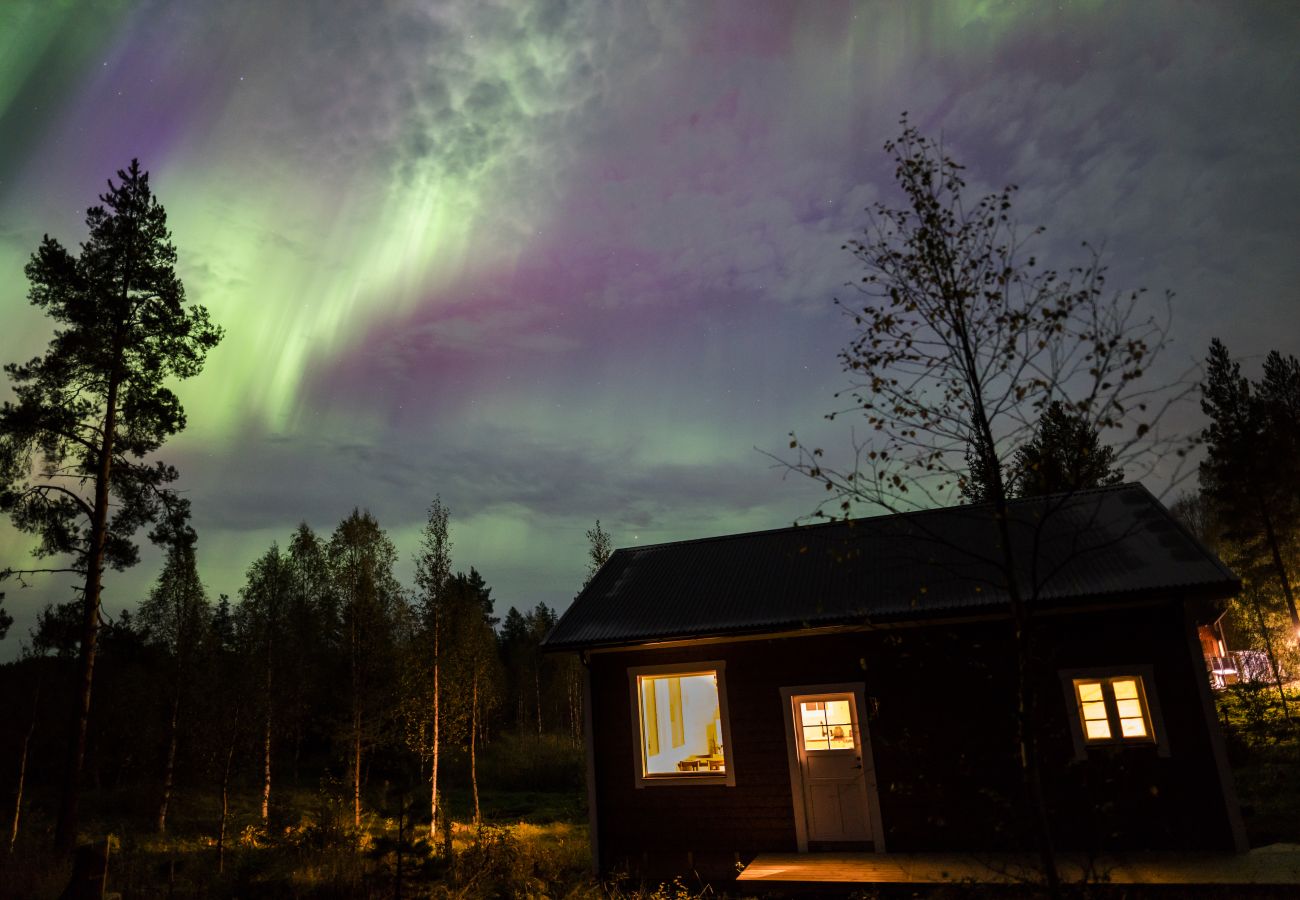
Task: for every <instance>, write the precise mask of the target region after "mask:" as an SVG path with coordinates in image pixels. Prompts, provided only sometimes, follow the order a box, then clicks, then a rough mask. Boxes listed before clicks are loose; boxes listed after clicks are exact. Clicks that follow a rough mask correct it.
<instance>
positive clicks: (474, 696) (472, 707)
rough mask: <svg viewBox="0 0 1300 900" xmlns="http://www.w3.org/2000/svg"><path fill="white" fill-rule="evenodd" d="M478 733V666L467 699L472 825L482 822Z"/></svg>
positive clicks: (475, 667)
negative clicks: (476, 738) (477, 752)
mask: <svg viewBox="0 0 1300 900" xmlns="http://www.w3.org/2000/svg"><path fill="white" fill-rule="evenodd" d="M477 733H478V664H477V663H475V665H474V677H473V678H472V679H471V684H470V699H469V783H470V786H471V788H472V789H473V791H474V824H475V825H478V824H479V823H480V822H481V821H482V816H481V814H480V812H479V806H478V759H477V757H476V755H475V748H474V743H475V735H476V734H477Z"/></svg>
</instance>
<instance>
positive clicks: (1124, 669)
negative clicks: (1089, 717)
mask: <svg viewBox="0 0 1300 900" xmlns="http://www.w3.org/2000/svg"><path fill="white" fill-rule="evenodd" d="M1060 675H1061V687H1062V688H1063V689H1064V691H1065V698H1066V709H1068V710H1069V719H1070V737H1071V738H1072V740H1073V741H1074V758H1075V759H1076V760H1085V759H1087V758H1088V751H1089V750H1098V749H1106V750H1109V749H1112V748H1116V747H1150V746H1152V745H1154V746H1155V748H1156V754H1157V755H1159V756H1168V755H1169V736H1168V734H1167V733H1166V732H1165V723H1164V718H1163V716H1162V715H1161V713H1160V698H1159V697H1158V696H1157V694H1156V689H1155V667H1154V666H1152V665H1151V664H1149V663H1144V664H1141V665H1132V666H1097V667H1092V668H1087V669H1062V670H1061V672H1060ZM1125 677H1129V678H1136V679H1138V692H1139V694H1140V695H1141V699H1142V703H1143V707H1144V708H1145V710H1146V716H1147V731H1148V734H1147V736H1146V737H1141V738H1131V737H1130V738H1126V737H1124V736H1123V735H1122V734H1121V733H1120V728H1119V721H1118V720H1117V718H1116V716H1115V697H1114V693H1113V691H1110V690H1108V689H1107V688H1103V689H1102V695H1103V698H1104V699H1105V701H1106V713H1107V721H1109V723H1110V731H1111V736H1110V737H1109V738H1106V739H1103V740H1095V739H1094V740H1089V739H1088V736H1087V735H1086V734H1085V733H1084V730H1083V717H1082V712H1081V710H1080V707H1079V694H1078V690H1077V689H1076V688H1075V682H1076V681H1102V682H1110V681H1114V680H1115V679H1119V678H1125Z"/></svg>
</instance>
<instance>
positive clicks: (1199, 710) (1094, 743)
mask: <svg viewBox="0 0 1300 900" xmlns="http://www.w3.org/2000/svg"><path fill="white" fill-rule="evenodd" d="M1009 518H1010V534H1011V544H1012V547H1013V552H1014V557H1013V558H1014V559H1015V560H1016V561H1017V566H1018V570H1017V578H1018V582H1019V584H1020V588H1021V591H1022V595H1023V596H1025V597H1026V598H1028V605H1029V608H1030V610H1031V618H1030V630H1029V633H1030V635H1031V641H1032V653H1033V665H1032V668H1031V674H1030V677H1031V679H1032V684H1033V688H1034V689H1033V691H1032V696H1033V697H1034V698H1035V710H1034V713H1033V717H1032V720H1031V721H1032V724H1033V730H1034V734H1035V737H1036V745H1037V747H1038V749H1039V754H1040V758H1041V761H1042V769H1043V779H1042V780H1043V783H1044V789H1045V791H1046V795H1047V806H1048V808H1049V809H1050V811H1051V828H1052V837H1053V840H1054V842H1055V844H1056V846H1057V847H1058V848H1061V849H1077V850H1084V851H1089V850H1119V849H1153V850H1175V849H1176V850H1216V849H1217V850H1225V849H1226V850H1233V849H1244V847H1245V839H1244V832H1243V830H1242V826H1241V821H1240V817H1239V815H1238V812H1237V806H1236V800H1235V795H1234V791H1233V786H1232V782H1231V778H1230V774H1229V771H1228V768H1227V765H1226V761H1225V756H1224V750H1223V744H1222V739H1221V736H1220V734H1219V730H1218V724H1217V720H1216V717H1215V715H1214V712H1213V705H1212V701H1211V697H1210V693H1209V684H1208V679H1207V677H1206V672H1205V665H1204V661H1203V658H1202V652H1201V647H1200V643H1199V641H1198V637H1197V627H1198V625H1199V624H1201V623H1202V622H1212V621H1214V619H1215V617H1216V616H1217V611H1216V609H1217V607H1219V606H1220V605H1221V603H1222V601H1223V600H1224V599H1225V598H1227V597H1230V596H1231V595H1232V594H1233V593H1234V591H1236V589H1237V588H1238V581H1237V579H1236V577H1235V576H1234V575H1233V574H1232V572H1230V571H1229V570H1228V569H1227V568H1225V567H1224V565H1223V564H1222V563H1221V562H1220V561H1219V560H1218V559H1216V558H1215V557H1214V556H1213V555H1212V554H1211V553H1210V552H1209V551H1207V550H1206V549H1205V548H1204V547H1203V546H1201V545H1200V544H1199V543H1198V542H1197V541H1196V540H1195V539H1194V538H1193V537H1192V536H1191V535H1190V534H1189V533H1188V532H1187V531H1186V530H1184V529H1183V528H1182V527H1181V526H1180V525H1179V524H1178V523H1177V522H1176V521H1175V520H1174V519H1173V518H1172V517H1171V516H1170V515H1169V513H1168V511H1167V510H1166V509H1165V508H1164V507H1163V506H1161V504H1160V503H1159V502H1158V501H1157V500H1156V499H1155V498H1154V497H1153V496H1152V495H1151V494H1150V493H1149V492H1148V491H1147V490H1146V489H1145V488H1143V487H1142V486H1141V485H1136V484H1130V485H1123V486H1117V487H1113V488H1102V489H1097V490H1092V491H1084V492H1079V493H1076V494H1074V495H1072V496H1069V497H1049V498H1042V499H1035V500H1026V501H1016V502H1015V503H1013V504H1012V506H1011V512H1010V517H1009ZM998 535H999V529H998V528H997V527H996V522H995V521H994V518H993V513H992V510H991V509H990V508H989V507H985V506H966V507H956V508H951V509H942V510H933V511H924V512H916V513H908V514H902V515H893V516H880V517H874V518H866V519H858V520H853V521H837V522H832V523H826V524H819V525H812V526H804V527H792V528H785V529H778V530H774V531H763V532H756V533H751V534H737V535H728V536H723V537H710V538H704V539H700V540H690V541H680V542H676V543H669V544H659V545H655V546H642V547H631V548H626V549H621V550H618V551H616V552H615V553H614V554H613V555H612V556H611V558H610V559H609V561H608V562H607V563H606V564H605V565H604V567H602V568H601V570H600V571H599V572H598V573H597V575H596V576H595V578H593V579H592V581H591V583H590V584H588V585H587V587H586V589H585V590H583V592H582V593H581V594H580V595H579V596H578V598H577V599H576V600H575V601H574V603H573V605H572V606H571V607H570V609H569V610H568V611H567V612H566V613H565V614H564V615H563V616H562V617H561V619H560V621H559V622H558V623H557V624H556V626H555V628H554V630H553V631H552V632H551V634H550V635H549V636H548V637H547V640H546V647H547V648H548V649H549V650H552V651H573V652H577V653H579V654H580V655H581V658H582V661H583V663H584V665H585V669H586V716H587V719H586V729H585V732H586V752H587V766H588V785H587V786H588V795H589V804H590V812H591V835H592V853H593V857H594V860H593V861H594V865H595V866H596V867H597V868H598V869H599V870H601V871H603V872H620V871H621V872H628V873H632V874H641V875H643V876H646V877H651V878H661V877H667V876H671V875H674V874H679V873H680V874H688V873H691V872H697V873H700V874H701V875H704V876H705V877H709V878H711V879H719V878H726V877H728V876H729V875H734V874H735V872H736V870H737V869H738V868H739V866H740V865H743V864H745V863H747V862H748V861H749V860H751V859H752V858H753V857H754V856H756V855H758V854H760V853H781V852H785V853H790V852H808V853H814V852H818V851H831V850H850V849H851V850H872V851H875V852H888V851H893V852H914V851H962V852H964V851H970V852H979V851H981V850H987V851H999V850H1012V849H1029V848H1032V847H1033V846H1034V845H1035V842H1034V838H1033V828H1034V826H1033V825H1032V823H1031V822H1030V821H1029V819H1028V817H1027V816H1026V811H1027V809H1028V808H1029V807H1028V805H1027V804H1026V802H1025V800H1024V796H1025V794H1024V781H1023V778H1022V775H1021V770H1020V766H1019V762H1018V760H1019V753H1018V743H1017V737H1016V735H1017V697H1018V690H1017V653H1016V645H1015V639H1014V628H1013V621H1012V617H1011V607H1010V602H1009V594H1008V591H1007V579H1006V578H1005V577H1004V576H1003V573H1004V572H1005V567H1004V566H1002V565H1000V560H1001V559H1002V553H1001V550H1000V547H1001V544H1000V542H999V537H998Z"/></svg>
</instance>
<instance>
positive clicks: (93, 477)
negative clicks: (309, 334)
mask: <svg viewBox="0 0 1300 900" xmlns="http://www.w3.org/2000/svg"><path fill="white" fill-rule="evenodd" d="M117 177H118V179H119V182H118V183H117V184H114V183H113V182H112V181H110V182H109V184H108V192H107V193H105V194H102V195H101V196H100V200H101V201H102V205H99V206H94V207H92V208H91V209H89V210H88V211H87V213H86V225H87V227H88V228H89V230H90V235H89V237H88V238H87V239H86V241H85V243H83V244H82V245H81V253H80V254H79V255H76V256H74V255H73V254H72V253H70V252H69V251H68V250H67V249H65V248H64V247H63V245H62V244H60V243H59V242H58V241H57V240H55V239H53V238H51V237H49V236H48V235H46V236H45V238H44V239H43V240H42V242H41V245H40V247H39V248H38V249H37V251H36V252H35V254H33V256H32V258H31V261H30V262H29V263H28V264H27V268H26V274H27V279H28V282H29V283H30V289H29V291H28V299H29V300H30V301H31V303H32V304H33V305H34V306H37V307H39V308H40V309H41V310H43V311H44V312H45V313H46V315H48V316H49V317H50V318H51V319H53V320H54V322H55V323H56V331H55V334H54V338H53V339H52V340H51V341H50V344H49V347H48V348H47V350H46V352H45V355H44V356H41V357H37V358H35V359H32V360H30V361H28V362H26V363H21V364H10V365H7V366H5V372H6V374H8V376H9V379H10V381H11V382H12V384H13V391H14V395H15V402H6V403H5V404H4V405H3V407H2V408H0V511H3V512H6V513H8V514H9V515H10V517H11V519H12V521H13V523H14V525H15V526H16V527H17V528H19V529H20V530H22V531H26V532H29V533H32V534H35V535H38V536H39V538H40V542H39V544H38V546H37V548H36V554H37V556H38V557H63V558H65V559H67V560H69V561H68V562H67V563H66V564H63V565H56V566H51V567H47V568H40V569H27V570H15V569H7V570H5V572H3V573H0V574H3V575H18V576H19V577H21V576H22V575H24V574H27V573H30V572H35V571H47V572H48V571H55V572H68V573H73V574H75V575H76V576H79V577H80V578H81V579H82V583H83V589H82V597H81V616H80V618H81V633H80V637H79V644H80V648H79V658H80V677H79V687H78V690H77V693H76V701H75V705H74V709H73V715H74V720H75V721H74V725H73V731H72V735H73V738H72V740H71V741H70V743H69V748H68V758H67V765H66V769H65V775H64V780H63V797H62V802H61V804H60V808H59V818H58V825H57V828H56V833H55V843H56V845H57V846H58V847H60V848H62V849H67V848H70V847H71V846H72V843H73V841H74V839H75V837H76V827H77V798H78V791H79V784H80V777H81V768H82V762H83V760H84V758H85V752H86V731H87V724H88V722H89V719H90V703H91V692H92V686H93V683H94V671H95V652H96V644H97V640H98V636H99V625H100V612H99V603H100V588H101V584H102V579H103V573H104V570H105V568H106V567H107V568H113V569H116V570H122V569H124V568H126V567H127V566H130V565H132V564H133V563H135V562H136V559H137V549H136V546H135V544H134V543H133V542H132V536H133V535H134V533H135V532H136V531H137V530H138V529H139V528H140V527H141V526H143V525H145V524H146V523H149V522H153V521H157V520H158V519H159V517H160V516H161V515H162V514H163V512H164V510H166V509H167V508H169V507H174V506H175V505H176V503H177V498H176V496H175V494H174V493H173V492H172V490H171V489H170V488H169V485H170V484H171V483H172V482H173V481H174V480H175V479H176V477H177V473H176V470H175V469H174V468H172V467H171V466H169V465H167V464H165V463H163V462H160V461H158V460H157V459H155V458H154V456H153V454H154V453H155V452H156V451H157V450H158V449H159V448H160V447H161V446H162V445H163V443H164V442H165V441H166V440H167V438H169V437H171V436H172V435H174V434H176V433H177V432H179V431H181V430H182V429H183V428H184V427H185V412H184V410H183V409H182V407H181V403H180V399H179V398H178V397H177V396H176V394H175V393H174V392H173V391H172V389H171V387H170V386H169V385H170V383H171V382H172V380H173V379H183V378H189V377H191V376H193V375H197V374H198V373H199V371H200V370H201V369H202V368H203V363H204V360H205V359H206V357H207V353H208V351H209V350H211V349H212V348H213V347H215V346H216V345H217V343H218V342H219V341H220V340H221V329H220V328H218V327H216V326H214V325H213V324H212V323H211V322H210V321H209V319H208V313H207V310H206V309H204V308H203V307H202V306H198V305H195V304H190V303H186V298H185V290H184V287H183V286H182V284H181V281H180V279H179V278H178V277H177V275H176V270H175V265H176V248H175V247H174V246H173V245H172V242H171V234H170V232H168V230H167V214H166V212H165V211H164V209H163V207H162V205H161V204H159V202H158V200H157V198H156V197H154V195H153V192H152V190H151V189H150V187H149V175H148V173H147V172H145V171H144V170H142V169H141V168H140V164H139V162H138V161H136V160H132V161H131V165H130V166H129V167H128V168H127V169H125V170H120V171H118V173H117Z"/></svg>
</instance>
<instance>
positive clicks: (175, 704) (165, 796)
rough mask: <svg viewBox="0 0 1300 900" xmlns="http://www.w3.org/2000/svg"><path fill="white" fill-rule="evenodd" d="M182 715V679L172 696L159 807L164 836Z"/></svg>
mask: <svg viewBox="0 0 1300 900" xmlns="http://www.w3.org/2000/svg"><path fill="white" fill-rule="evenodd" d="M180 713H181V687H180V679H179V678H178V679H177V681H176V693H175V694H174V695H173V696H172V716H171V723H170V725H169V731H170V735H169V736H168V739H167V762H166V764H165V765H164V767H163V784H162V803H160V804H159V806H158V833H159V834H164V833H165V832H166V831H167V806H168V805H169V804H170V803H171V799H172V783H173V778H174V775H175V772H176V740H177V734H178V729H177V727H176V725H177V722H178V721H179V720H180Z"/></svg>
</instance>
